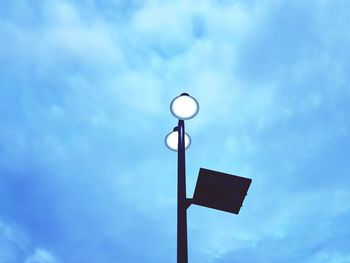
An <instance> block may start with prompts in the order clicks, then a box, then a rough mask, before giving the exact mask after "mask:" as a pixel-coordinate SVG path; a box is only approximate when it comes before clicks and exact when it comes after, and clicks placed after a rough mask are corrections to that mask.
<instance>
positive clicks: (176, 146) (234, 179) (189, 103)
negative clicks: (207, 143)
mask: <svg viewBox="0 0 350 263" xmlns="http://www.w3.org/2000/svg"><path fill="white" fill-rule="evenodd" d="M170 111H171V113H172V114H173V115H174V116H175V117H176V118H177V119H178V120H179V121H178V126H177V127H175V128H174V130H173V132H171V133H169V134H168V135H167V136H166V137H165V144H166V146H167V147H168V148H169V149H171V150H173V151H177V263H187V262H188V253H187V208H188V207H189V206H190V205H191V204H196V205H200V206H204V207H209V208H214V209H218V210H221V211H226V212H229V213H234V214H238V213H239V211H240V208H241V206H242V204H243V201H244V198H245V196H246V195H247V192H248V189H249V186H250V184H251V182H252V180H251V179H249V178H244V177H240V176H235V175H230V174H226V173H221V172H217V171H213V170H209V169H204V168H201V169H200V170H199V175H198V180H197V184H196V189H195V193H194V196H193V198H187V197H186V161H185V150H186V149H187V148H188V147H189V146H190V144H191V138H190V136H189V135H188V134H186V133H185V122H184V120H188V119H191V118H193V117H194V116H196V115H197V113H198V111H199V104H198V102H197V100H196V99H195V98H193V97H191V96H190V95H189V94H187V93H182V94H181V95H180V96H177V97H176V98H175V99H173V100H172V101H171V103H170Z"/></svg>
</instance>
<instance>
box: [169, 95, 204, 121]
mask: <svg viewBox="0 0 350 263" xmlns="http://www.w3.org/2000/svg"><path fill="white" fill-rule="evenodd" d="M170 111H171V113H172V114H173V115H174V116H175V117H176V118H178V119H180V120H188V119H192V118H193V117H194V116H196V115H197V113H198V111H199V104H198V102H197V100H196V99H195V98H193V97H192V96H190V95H189V94H188V93H182V94H181V95H180V96H177V97H176V98H174V99H173V100H172V101H171V103H170Z"/></svg>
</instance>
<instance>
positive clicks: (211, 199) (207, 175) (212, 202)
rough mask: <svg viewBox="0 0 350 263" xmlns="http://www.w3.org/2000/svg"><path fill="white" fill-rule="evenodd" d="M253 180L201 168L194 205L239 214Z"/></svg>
mask: <svg viewBox="0 0 350 263" xmlns="http://www.w3.org/2000/svg"><path fill="white" fill-rule="evenodd" d="M251 182H252V180H251V179H249V178H244V177H240V176H236V175H231V174H226V173H221V172H217V171H213V170H208V169H204V168H200V170H199V175H198V180H197V184H196V189H195V193H194V196H193V201H192V203H193V204H197V205H201V206H205V207H210V208H214V209H218V210H222V211H226V212H229V213H234V214H238V213H239V210H240V209H241V206H242V204H243V201H244V198H245V196H246V195H247V191H248V189H249V186H250V184H251Z"/></svg>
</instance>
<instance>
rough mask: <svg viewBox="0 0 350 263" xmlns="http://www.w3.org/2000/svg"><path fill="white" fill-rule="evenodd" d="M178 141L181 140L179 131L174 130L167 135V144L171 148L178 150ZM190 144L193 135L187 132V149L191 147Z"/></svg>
mask: <svg viewBox="0 0 350 263" xmlns="http://www.w3.org/2000/svg"><path fill="white" fill-rule="evenodd" d="M178 142H179V134H178V132H177V131H173V132H171V133H169V134H168V135H167V136H166V137H165V145H166V146H167V147H168V148H169V149H170V150H173V151H177V147H178ZM190 145H191V137H190V136H189V135H188V134H187V133H185V149H187V148H188V147H190Z"/></svg>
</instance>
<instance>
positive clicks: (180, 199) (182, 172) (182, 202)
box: [177, 120, 188, 263]
mask: <svg viewBox="0 0 350 263" xmlns="http://www.w3.org/2000/svg"><path fill="white" fill-rule="evenodd" d="M178 134H179V140H178V148H177V176H178V178H177V263H187V262H188V255H187V203H186V161H185V123H184V121H183V120H179V124H178Z"/></svg>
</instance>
